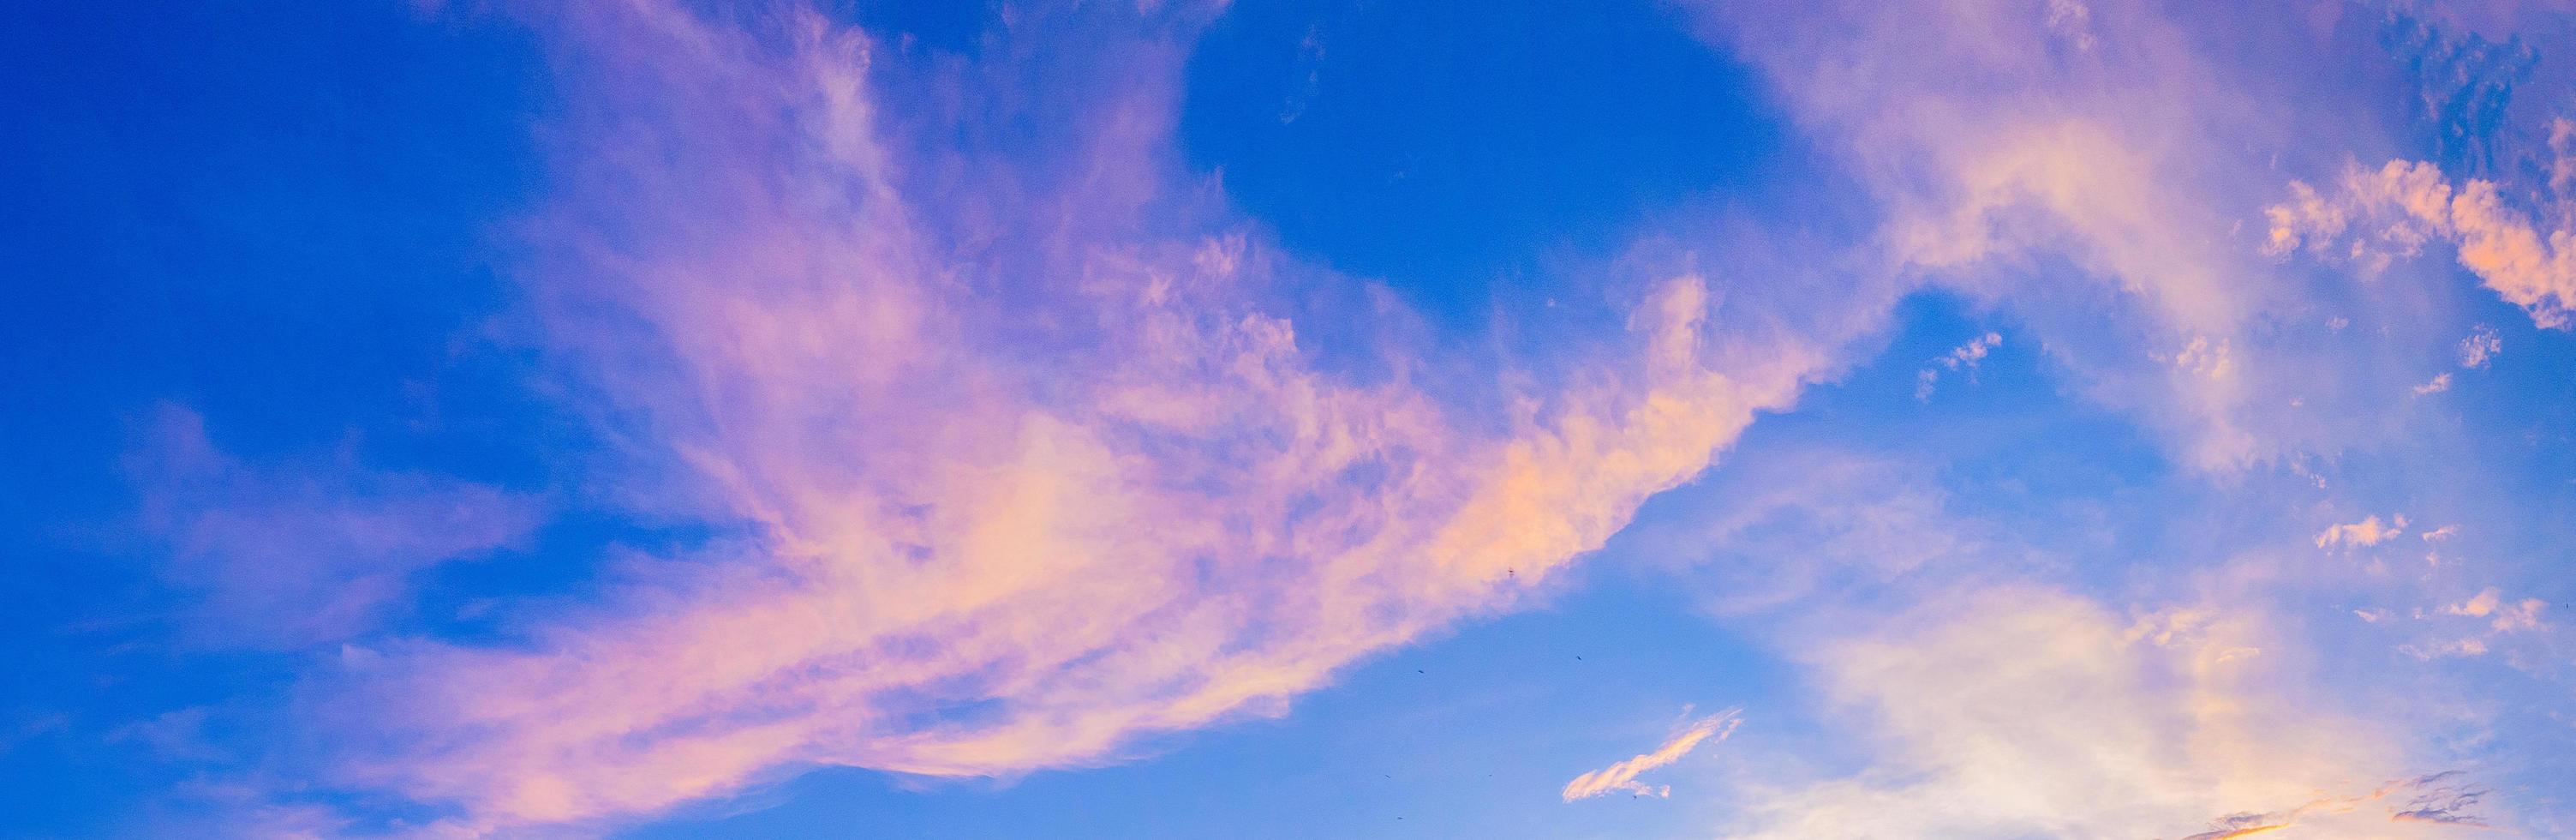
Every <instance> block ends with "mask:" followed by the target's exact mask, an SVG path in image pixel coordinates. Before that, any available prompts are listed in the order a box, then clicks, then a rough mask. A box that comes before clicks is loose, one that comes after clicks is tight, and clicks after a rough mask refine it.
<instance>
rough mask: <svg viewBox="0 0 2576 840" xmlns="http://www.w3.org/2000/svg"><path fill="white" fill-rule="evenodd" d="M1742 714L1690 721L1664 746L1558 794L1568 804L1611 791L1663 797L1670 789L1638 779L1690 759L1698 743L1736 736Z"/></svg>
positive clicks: (1572, 784)
mask: <svg viewBox="0 0 2576 840" xmlns="http://www.w3.org/2000/svg"><path fill="white" fill-rule="evenodd" d="M1742 712H1743V710H1742V709H1728V710H1726V711H1723V712H1719V713H1717V714H1713V715H1709V716H1708V717H1704V718H1700V719H1698V720H1695V721H1691V722H1690V725H1688V726H1685V727H1683V728H1682V730H1681V731H1680V732H1677V733H1674V734H1673V736H1672V737H1671V738H1668V739H1665V741H1664V743H1663V746H1659V747H1656V748H1655V749H1654V751H1653V752H1648V753H1642V754H1639V755H1637V756H1635V757H1633V758H1629V759H1627V760H1625V761H1621V762H1619V763H1616V764H1612V765H1610V766H1608V767H1604V768H1601V769H1599V770H1594V771H1591V772H1588V773H1585V774H1583V775H1580V776H1576V777H1574V781H1571V782H1567V783H1565V790H1564V791H1562V792H1561V795H1563V796H1564V797H1565V801H1567V802H1572V801H1575V800H1577V799H1590V798H1592V797H1595V796H1600V795H1602V794H1605V793H1609V792H1611V791H1628V792H1630V793H1636V794H1641V795H1649V796H1664V795H1666V794H1667V793H1669V792H1670V790H1671V789H1670V788H1669V787H1652V786H1648V785H1645V784H1641V783H1639V782H1638V781H1637V776H1638V775H1639V774H1641V773H1644V772H1646V771H1648V770H1653V769H1655V768H1658V767H1663V766H1665V765H1668V764H1671V763H1673V762H1676V761H1680V760H1682V756H1685V755H1689V754H1690V752H1691V750H1694V749H1698V748H1699V745H1700V743H1701V742H1703V741H1709V740H1711V739H1714V740H1717V741H1724V740H1726V736H1728V735H1732V734H1735V727H1736V726H1738V725H1740V724H1742V723H1743V722H1744V718H1743V714H1742Z"/></svg>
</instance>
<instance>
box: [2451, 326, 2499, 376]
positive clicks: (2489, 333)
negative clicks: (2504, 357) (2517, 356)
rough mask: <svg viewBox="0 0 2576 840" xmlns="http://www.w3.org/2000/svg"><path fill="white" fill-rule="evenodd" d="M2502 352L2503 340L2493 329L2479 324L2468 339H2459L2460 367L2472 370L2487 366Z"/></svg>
mask: <svg viewBox="0 0 2576 840" xmlns="http://www.w3.org/2000/svg"><path fill="white" fill-rule="evenodd" d="M2501 352H2504V338H2503V337H2502V336H2498V335H2496V331H2495V328H2494V327H2490V326H2487V325H2485V324H2479V325H2478V328H2477V329H2476V330H2475V331H2472V332H2470V333H2469V337H2467V338H2463V339H2460V366H2461V367H2464V368H2469V369H2472V370H2475V369H2478V368H2483V367H2486V366H2487V362H2489V361H2491V360H2493V359H2495V357H2496V354H2497V353H2501Z"/></svg>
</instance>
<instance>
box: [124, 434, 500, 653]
mask: <svg viewBox="0 0 2576 840" xmlns="http://www.w3.org/2000/svg"><path fill="white" fill-rule="evenodd" d="M128 470H129V472H130V473H131V474H132V476H133V479H134V481H135V484H136V485H137V488H138V491H139V492H140V494H141V496H142V523H141V524H142V525H143V528H144V530H145V531H146V532H147V533H149V534H151V535H152V536H154V537H155V538H157V539H159V540H162V541H165V542H167V543H168V544H169V545H170V547H171V549H172V559H171V562H170V564H169V566H168V568H167V569H166V573H167V575H168V576H169V577H170V578H171V579H172V580H173V581H174V582H176V583H179V584H181V585H183V586H187V587H191V588H196V589H200V590H202V591H203V592H204V593H205V599H204V601H203V602H202V604H201V605H200V607H199V608H198V609H199V613H200V614H199V618H201V619H202V623H203V625H204V626H205V627H206V629H208V630H209V631H210V632H212V633H214V634H216V635H218V636H221V637H224V638H227V639H232V640H258V641H262V642H266V643H282V644H303V643H311V642H317V641H324V640H329V639H334V638H341V637H346V636H348V635H351V634H354V633H357V632H360V631H363V630H365V629H368V628H369V627H370V625H371V623H372V622H373V621H374V620H375V619H376V618H378V617H380V616H381V615H382V614H383V613H384V612H385V611H386V610H388V609H390V608H391V607H392V606H393V605H394V604H395V603H396V602H398V601H399V600H400V599H401V597H402V596H404V595H405V594H407V592H406V589H407V587H406V580H407V578H408V577H409V576H410V575H411V574H413V573H415V572H418V571H420V570H422V569H425V568H428V567H430V566H432V565H435V564H437V563H441V562H446V561H450V560H457V559H463V558H471V557H474V556H477V555H481V554H484V553H486V552H489V551H492V550H494V549H498V548H502V547H504V546H509V545H513V544H516V543H518V542H520V541H522V540H523V539H525V538H526V537H527V535H528V534H529V533H530V532H531V531H533V530H534V529H535V528H536V526H537V525H538V523H539V522H540V515H539V514H540V510H539V508H540V504H539V503H538V502H537V501H536V500H534V499H532V498H530V497H527V496H524V495H521V494H516V493H511V492H507V491H504V490H501V489H498V488H495V487H491V486H488V485H482V484H475V483H471V482H464V481H458V480H455V479H452V478H446V477H442V476H435V475H428V474H419V473H405V472H388V471H378V470H369V469H366V468H363V467H361V466H358V465H357V464H355V463H353V459H352V458H351V457H350V456H348V455H346V454H342V455H339V456H337V457H335V458H328V459H313V458H308V459H299V460H287V461H282V462H277V463H250V462H245V461H243V460H241V459H237V458H234V457H232V456H231V455H228V454H226V453H224V452H222V451H220V450H218V449H216V448H215V446H214V444H213V443H211V442H210V441H208V440H207V438H206V432H205V425H204V421H203V419H202V418H200V417H198V416H197V415H196V414H195V413H194V412H191V411H188V410H186V409H182V408H177V407H165V408H164V409H162V410H161V412H160V413H159V415H158V416H157V417H156V418H155V420H154V424H153V429H152V440H151V442H150V443H149V444H148V445H146V446H144V447H143V448H141V449H140V450H138V451H137V452H136V453H134V454H133V455H131V456H129V458H128Z"/></svg>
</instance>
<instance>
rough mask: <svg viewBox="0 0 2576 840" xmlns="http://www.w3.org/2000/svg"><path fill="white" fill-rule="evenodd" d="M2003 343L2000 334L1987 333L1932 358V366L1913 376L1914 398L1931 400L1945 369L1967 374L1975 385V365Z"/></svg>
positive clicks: (1969, 381)
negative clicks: (1934, 387)
mask: <svg viewBox="0 0 2576 840" xmlns="http://www.w3.org/2000/svg"><path fill="white" fill-rule="evenodd" d="M2003 343H2004V337H2003V335H2002V334H1999V333H1993V332H1989V333H1986V334H1985V335H1981V336H1977V337H1976V338H1972V339H1969V340H1968V343H1966V344H1962V345H1959V346H1957V347H1953V348H1950V352H1948V353H1944V354H1941V355H1939V356H1935V357H1933V359H1932V366H1930V367H1925V368H1924V369H1922V370H1921V371H1917V372H1916V373H1915V374H1914V398H1915V399H1918V400H1929V399H1931V398H1932V388H1933V386H1934V385H1935V384H1937V383H1939V382H1940V381H1941V371H1942V370H1945V369H1947V370H1951V371H1963V372H1965V373H1967V374H1968V383H1969V384H1972V385H1973V384H1976V381H1977V363H1978V362H1981V361H1984V360H1985V358H1986V354H1987V353H1990V352H1993V351H1994V349H1995V348H1996V347H2000V346H2002V345H2003Z"/></svg>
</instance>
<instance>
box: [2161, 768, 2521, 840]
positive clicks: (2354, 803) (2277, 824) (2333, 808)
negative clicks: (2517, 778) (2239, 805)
mask: <svg viewBox="0 0 2576 840" xmlns="http://www.w3.org/2000/svg"><path fill="white" fill-rule="evenodd" d="M2459 775H2460V774H2459V772H2458V771H2444V772H2441V773H2435V774H2432V775H2429V776H2422V777H2418V778H2413V779H2406V780H2402V781H2396V782H2390V783H2388V784H2387V785H2384V786H2382V787H2380V788H2379V789H2378V790H2374V791H2371V792H2369V793H2366V794H2362V795H2359V796H2348V797H2327V798H2323V799H2317V800H2313V801H2310V802H2308V803H2306V804H2303V805H2300V806H2298V807H2296V808H2291V809H2288V810H2284V811H2270V812H2263V813H2242V814H2230V815H2228V816H2225V817H2220V818H2218V819H2216V820H2212V821H2211V825H2212V828H2211V829H2210V830H2208V831H2204V832H2201V833H2199V834H2194V835H2191V836H2189V837H2185V838H2183V840H2228V838H2232V837H2247V836H2251V835H2256V834H2263V833H2267V832H2273V831H2280V830H2282V829H2287V828H2294V827H2297V826H2299V825H2300V824H2301V822H2302V821H2303V820H2308V821H2311V822H2313V821H2314V818H2316V817H2322V816H2339V815H2344V814H2350V813H2353V812H2355V811H2357V810H2360V809H2361V808H2362V807H2363V806H2365V805H2370V804H2373V803H2377V802H2382V801H2385V800H2387V799H2389V798H2390V797H2392V796H2395V795H2397V794H2401V793H2404V794H2408V795H2409V796H2410V797H2411V798H2410V799H2409V800H2408V802H2407V804H2406V806H2405V807H2406V808H2407V810H2403V811H2393V812H2390V813H2389V815H2388V818H2389V820H2390V821H2391V822H2401V823H2402V822H2438V823H2448V824H2452V825H2479V826H2483V825H2484V824H2485V823H2484V822H2483V821H2481V820H2477V819H2475V818H2471V817H2466V816H2460V815H2458V814H2455V813H2454V811H2455V810H2457V809H2465V808H2468V807H2470V806H2474V805H2476V804H2477V794H2470V795H2469V796H2467V797H2466V798H2465V799H2462V798H2461V797H2460V796H2459V794H2458V793H2457V791H2458V788H2456V787H2453V786H2452V780H2453V779H2456V778H2458V776H2459ZM2445 797H2447V799H2446V798H2445ZM2433 800H2442V801H2443V802H2444V804H2445V805H2448V806H2451V807H2447V808H2427V807H2426V804H2425V803H2427V802H2428V801H2433ZM2419 812H2424V813H2438V814H2441V815H2444V816H2449V817H2455V819H2422V818H2418V817H2415V816H2411V815H2414V814H2417V813H2419ZM2343 830H2344V831H2346V832H2349V831H2351V829H2350V828H2345V829H2343Z"/></svg>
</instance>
